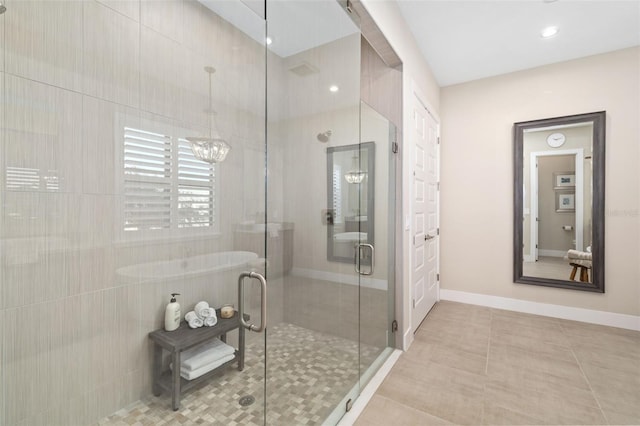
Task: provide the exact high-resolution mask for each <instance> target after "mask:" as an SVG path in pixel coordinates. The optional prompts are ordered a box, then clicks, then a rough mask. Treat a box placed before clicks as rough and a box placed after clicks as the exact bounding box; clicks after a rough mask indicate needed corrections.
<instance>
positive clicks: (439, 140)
mask: <svg viewBox="0 0 640 426" xmlns="http://www.w3.org/2000/svg"><path fill="white" fill-rule="evenodd" d="M438 145H440V136H438Z"/></svg>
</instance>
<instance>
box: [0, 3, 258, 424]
mask: <svg viewBox="0 0 640 426" xmlns="http://www.w3.org/2000/svg"><path fill="white" fill-rule="evenodd" d="M4 4H5V5H6V11H5V13H4V14H2V15H0V46H1V47H2V51H1V52H0V58H2V59H1V60H0V65H1V66H2V69H1V70H0V71H1V72H0V93H1V94H2V103H1V111H0V120H1V121H0V124H1V126H2V129H1V131H2V141H1V146H0V184H1V186H0V201H1V207H0V209H1V210H0V262H1V264H0V340H1V347H2V351H1V354H0V362H1V365H0V386H1V388H0V389H1V391H0V395H1V396H0V424H7V425H13V424H64V425H68V424H74V425H75V424H96V423H97V422H99V421H100V422H102V423H104V424H109V423H118V422H120V423H122V422H124V423H133V422H135V421H137V420H138V419H139V417H140V416H141V413H145V414H144V415H142V418H143V419H144V420H145V421H146V422H150V423H162V422H164V423H173V422H176V421H177V420H176V419H179V422H181V423H193V424H195V423H219V424H229V423H232V422H233V421H237V422H242V423H243V424H263V423H264V405H265V404H264V401H265V398H264V373H265V361H264V357H265V349H264V333H261V334H259V333H252V332H249V331H247V336H246V346H245V347H246V353H245V365H244V370H243V371H238V369H237V366H236V365H235V364H234V365H230V366H229V367H227V368H226V369H225V370H224V371H223V372H221V375H219V376H216V377H211V378H210V379H208V380H206V381H204V382H203V383H202V384H201V385H199V386H198V387H196V389H192V390H191V391H189V392H186V393H184V395H183V398H182V400H181V401H180V410H179V411H178V412H174V411H173V410H172V409H171V396H170V394H169V393H168V392H166V391H165V392H163V393H162V395H160V396H153V395H152V377H151V371H152V363H153V356H152V354H153V346H152V343H151V341H150V340H149V338H148V334H149V333H150V332H152V331H153V330H156V329H160V328H162V327H163V324H164V310H165V306H166V304H167V303H168V302H169V294H170V293H180V296H179V297H178V301H179V302H180V304H181V307H182V315H183V318H184V315H185V314H186V313H187V312H189V311H191V310H193V309H194V306H195V304H196V303H197V302H199V301H206V302H207V303H209V305H211V306H212V307H215V308H218V307H220V306H222V305H223V304H227V303H231V304H234V305H235V307H236V309H237V308H238V276H239V275H240V273H241V272H244V271H255V272H261V273H265V271H264V268H265V261H264V257H265V254H264V242H265V235H266V234H265V229H264V227H262V228H260V227H254V226H253V225H252V224H251V223H250V222H251V221H255V218H257V217H259V216H261V215H262V216H264V212H265V211H266V208H265V185H266V183H265V180H266V176H265V173H264V171H265V170H264V169H265V167H264V164H265V155H266V154H265V137H266V135H265V119H266V118H265V101H266V99H265V92H266V88H265V84H266V83H265V67H266V62H265V60H266V58H265V28H266V25H265V21H264V19H263V18H261V17H259V16H258V15H256V13H255V12H254V11H252V10H251V9H250V8H248V7H247V6H246V5H245V4H243V3H242V2H241V1H239V0H238V1H235V0H234V1H224V2H220V1H208V0H202V1H195V0H184V1H182V0H175V1H174V0H162V1H138V0H131V1H130V0H119V1H94V0H84V1H75V0H74V1H64V0H33V1H15V0H6V1H4ZM192 138H201V139H205V140H208V139H223V140H225V141H226V143H227V144H228V145H229V146H230V147H231V149H230V152H229V153H228V155H227V157H226V159H225V160H224V161H222V162H217V163H214V164H209V163H207V162H203V161H200V160H199V159H198V158H196V157H195V156H194V153H193V151H192V149H191V145H190V142H189V140H190V139H192ZM256 287H257V285H256V281H255V280H249V279H248V280H247V283H246V286H245V290H246V301H245V306H246V313H247V314H248V315H250V317H251V319H250V321H251V322H254V323H259V319H260V314H261V309H260V295H259V291H256V290H258V289H257V288H256ZM236 315H237V314H236ZM218 320H219V321H220V320H221V319H220V318H219V317H218ZM227 343H228V344H229V345H232V346H234V347H236V348H238V347H239V339H238V330H234V331H232V332H229V333H228V334H227ZM208 366H210V364H208ZM172 367H173V366H172ZM162 368H163V369H165V370H169V359H168V358H167V357H164V359H163V360H162ZM185 375H188V376H192V377H193V375H192V374H185ZM243 397H249V398H244V399H242V404H241V401H240V399H241V398H243ZM240 418H241V420H239V419H240Z"/></svg>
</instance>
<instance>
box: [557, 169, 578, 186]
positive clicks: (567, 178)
mask: <svg viewBox="0 0 640 426" xmlns="http://www.w3.org/2000/svg"><path fill="white" fill-rule="evenodd" d="M553 185H554V186H553V187H554V189H567V188H575V186H576V173H575V172H556V173H554V174H553Z"/></svg>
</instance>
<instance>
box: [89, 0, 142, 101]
mask: <svg viewBox="0 0 640 426" xmlns="http://www.w3.org/2000/svg"><path fill="white" fill-rule="evenodd" d="M139 54H140V25H139V24H138V23H137V22H135V21H133V20H131V19H130V18H127V17H125V16H123V15H121V14H119V13H118V12H116V11H114V10H112V9H110V8H108V7H106V6H103V5H101V4H100V3H96V2H85V3H84V85H83V89H84V93H85V94H87V95H90V96H94V97H98V98H100V99H105V100H109V101H112V102H117V103H120V104H123V105H128V106H133V107H137V106H138V105H139V102H140V95H139V86H140V64H139Z"/></svg>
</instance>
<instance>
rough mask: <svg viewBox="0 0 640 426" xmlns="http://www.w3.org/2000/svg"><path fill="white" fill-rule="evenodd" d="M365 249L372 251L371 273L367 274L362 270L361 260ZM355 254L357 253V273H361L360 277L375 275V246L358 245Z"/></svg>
mask: <svg viewBox="0 0 640 426" xmlns="http://www.w3.org/2000/svg"><path fill="white" fill-rule="evenodd" d="M363 247H366V248H368V249H370V250H371V268H370V269H369V272H365V271H363V270H361V269H360V258H361V257H362V256H361V255H362V248H363ZM355 252H356V253H355V265H356V272H357V273H359V274H360V275H373V265H374V264H375V252H376V251H375V249H374V248H373V246H372V245H371V244H366V243H360V244H356V245H355Z"/></svg>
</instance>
